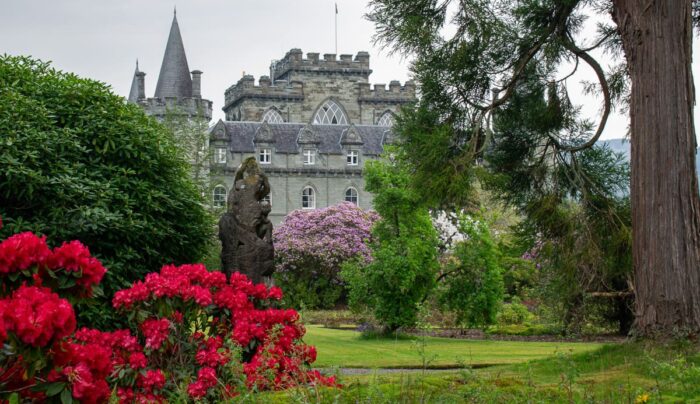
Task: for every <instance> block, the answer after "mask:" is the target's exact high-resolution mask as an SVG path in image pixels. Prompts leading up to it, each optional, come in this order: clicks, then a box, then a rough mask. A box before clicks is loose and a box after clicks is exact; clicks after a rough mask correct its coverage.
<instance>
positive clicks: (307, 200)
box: [301, 187, 316, 209]
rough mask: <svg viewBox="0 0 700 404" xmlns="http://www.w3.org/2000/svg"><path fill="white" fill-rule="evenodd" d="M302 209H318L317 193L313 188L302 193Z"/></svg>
mask: <svg viewBox="0 0 700 404" xmlns="http://www.w3.org/2000/svg"><path fill="white" fill-rule="evenodd" d="M301 207H302V209H316V192H315V191H314V189H313V188H311V187H305V188H304V189H303V190H302V191H301Z"/></svg>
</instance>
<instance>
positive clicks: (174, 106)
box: [138, 97, 212, 121]
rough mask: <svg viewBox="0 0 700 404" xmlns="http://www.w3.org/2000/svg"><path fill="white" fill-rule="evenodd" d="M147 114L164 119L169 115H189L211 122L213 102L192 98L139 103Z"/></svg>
mask: <svg viewBox="0 0 700 404" xmlns="http://www.w3.org/2000/svg"><path fill="white" fill-rule="evenodd" d="M138 104H139V105H140V106H141V107H142V108H143V109H144V111H145V112H146V114H148V115H153V116H155V117H158V118H163V117H165V116H166V115H167V114H169V113H170V114H176V115H187V116H189V117H198V116H199V117H203V118H206V120H207V121H209V120H211V116H212V102H211V101H209V100H205V99H203V98H201V97H192V98H189V97H188V98H175V97H165V98H147V99H142V100H139V101H138Z"/></svg>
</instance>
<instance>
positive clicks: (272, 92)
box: [223, 74, 304, 110]
mask: <svg viewBox="0 0 700 404" xmlns="http://www.w3.org/2000/svg"><path fill="white" fill-rule="evenodd" d="M244 98H245V99H258V100H280V101H300V100H303V99H304V84H303V83H302V82H300V81H292V82H288V81H286V80H275V81H274V83H273V82H272V80H271V79H270V77H269V76H261V77H260V79H259V80H258V85H255V78H254V77H253V76H251V75H249V74H247V75H245V76H243V77H242V78H241V79H240V80H238V82H237V83H236V84H234V85H232V86H231V87H229V88H228V89H227V90H226V92H225V93H224V108H223V109H224V110H226V109H227V108H229V107H230V106H231V105H233V104H235V103H236V102H237V101H239V100H241V99H244Z"/></svg>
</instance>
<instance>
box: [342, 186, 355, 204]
mask: <svg viewBox="0 0 700 404" xmlns="http://www.w3.org/2000/svg"><path fill="white" fill-rule="evenodd" d="M345 202H350V203H354V204H355V205H357V202H358V199H357V190H356V189H355V188H353V187H350V188H348V189H347V190H345Z"/></svg>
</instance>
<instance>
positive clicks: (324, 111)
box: [314, 100, 348, 125]
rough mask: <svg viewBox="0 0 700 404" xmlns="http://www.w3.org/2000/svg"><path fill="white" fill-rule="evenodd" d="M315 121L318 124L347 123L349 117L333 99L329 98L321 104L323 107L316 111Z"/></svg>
mask: <svg viewBox="0 0 700 404" xmlns="http://www.w3.org/2000/svg"><path fill="white" fill-rule="evenodd" d="M314 123H315V124H318V125H347V124H348V119H347V118H346V117H345V113H344V112H343V110H342V109H341V108H340V105H338V104H336V103H335V101H333V100H327V101H326V102H324V103H323V105H321V108H319V109H318V111H316V116H314Z"/></svg>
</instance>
